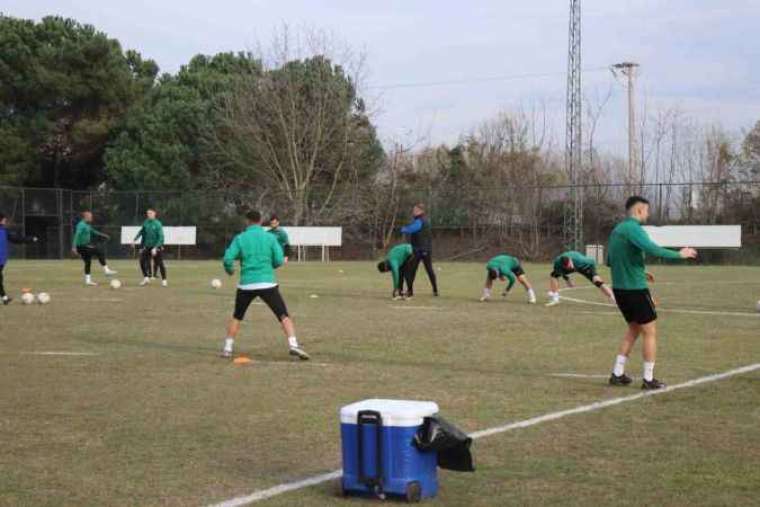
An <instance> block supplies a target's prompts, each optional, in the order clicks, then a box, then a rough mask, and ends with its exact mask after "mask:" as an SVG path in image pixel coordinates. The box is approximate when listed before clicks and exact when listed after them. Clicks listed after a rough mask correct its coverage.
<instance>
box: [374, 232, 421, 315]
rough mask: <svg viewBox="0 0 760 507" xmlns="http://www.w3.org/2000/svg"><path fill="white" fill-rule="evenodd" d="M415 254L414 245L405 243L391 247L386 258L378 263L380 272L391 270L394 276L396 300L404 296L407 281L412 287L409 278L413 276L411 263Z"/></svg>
mask: <svg viewBox="0 0 760 507" xmlns="http://www.w3.org/2000/svg"><path fill="white" fill-rule="evenodd" d="M413 256H414V254H413V252H412V245H410V244H408V243H404V244H401V245H396V246H394V247H393V248H391V249H390V251H389V252H388V255H386V256H385V260H382V261H380V262H379V263H378V264H377V270H378V271H379V272H381V273H387V272H388V271H390V272H391V275H392V277H393V296H391V297H392V298H393V300H394V301H395V300H399V299H403V298H404V282H405V281H406V286H407V289H408V288H409V287H411V284H410V281H409V278H410V276H411V273H410V263H411V261H412V258H413Z"/></svg>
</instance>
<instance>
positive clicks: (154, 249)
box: [134, 208, 169, 287]
mask: <svg viewBox="0 0 760 507" xmlns="http://www.w3.org/2000/svg"><path fill="white" fill-rule="evenodd" d="M145 217H146V218H145V221H144V222H143V224H142V227H140V230H139V231H138V232H137V235H136V236H135V239H134V241H135V243H137V240H138V239H139V240H140V270H141V271H142V275H143V280H142V282H140V285H141V286H144V285H148V284H149V283H150V278H151V274H152V275H154V276H155V274H156V272H157V271H160V273H161V286H162V287H166V286H168V285H169V282H168V280H167V279H166V266H165V265H164V226H163V224H162V223H161V221H160V220H158V219H157V218H156V210H154V209H153V208H148V209H147V210H146V211H145ZM151 261H152V264H153V266H151Z"/></svg>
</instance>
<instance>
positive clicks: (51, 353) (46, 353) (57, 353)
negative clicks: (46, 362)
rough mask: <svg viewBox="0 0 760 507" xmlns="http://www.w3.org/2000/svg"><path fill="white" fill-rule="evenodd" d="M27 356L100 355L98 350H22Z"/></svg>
mask: <svg viewBox="0 0 760 507" xmlns="http://www.w3.org/2000/svg"><path fill="white" fill-rule="evenodd" d="M22 354H24V355H27V356H99V355H100V354H98V353H97V352H63V351H53V350H48V351H42V352H22Z"/></svg>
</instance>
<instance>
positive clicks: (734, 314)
mask: <svg viewBox="0 0 760 507" xmlns="http://www.w3.org/2000/svg"><path fill="white" fill-rule="evenodd" d="M562 299H564V300H566V301H572V302H573V303H583V304H587V305H594V306H606V307H608V308H616V306H615V305H613V304H611V303H599V302H596V301H587V300H585V299H578V298H571V297H570V296H562ZM657 311H658V312H667V313H688V314H692V315H722V316H725V317H754V318H760V312H758V313H750V312H724V311H719V310H685V309H682V308H657Z"/></svg>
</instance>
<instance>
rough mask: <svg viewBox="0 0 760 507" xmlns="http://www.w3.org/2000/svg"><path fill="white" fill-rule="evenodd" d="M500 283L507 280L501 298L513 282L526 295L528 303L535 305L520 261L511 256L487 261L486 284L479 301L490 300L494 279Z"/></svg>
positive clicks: (534, 298)
mask: <svg viewBox="0 0 760 507" xmlns="http://www.w3.org/2000/svg"><path fill="white" fill-rule="evenodd" d="M497 278H498V279H499V280H501V281H502V282H503V281H505V280H508V281H509V282H508V284H507V287H506V288H505V289H504V292H503V293H502V294H501V295H502V296H506V295H507V294H508V293H509V291H510V290H511V289H512V286H513V285H514V284H515V280H517V281H518V282H520V283H521V284H522V286H523V287H525V290H526V291H527V293H528V302H529V303H530V304H535V302H536V293H535V292H534V291H533V287H531V285H530V282H529V281H528V277H527V276H525V271H524V270H523V268H522V266H521V265H520V261H519V260H518V259H517V258H515V257H512V256H511V255H506V254H504V255H497V256H496V257H493V258H492V259H491V260H489V261H488V264H486V284H485V287H483V296H482V297H481V298H480V301H488V300H489V299H491V288H492V287H493V281H494V280H496V279H497Z"/></svg>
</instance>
